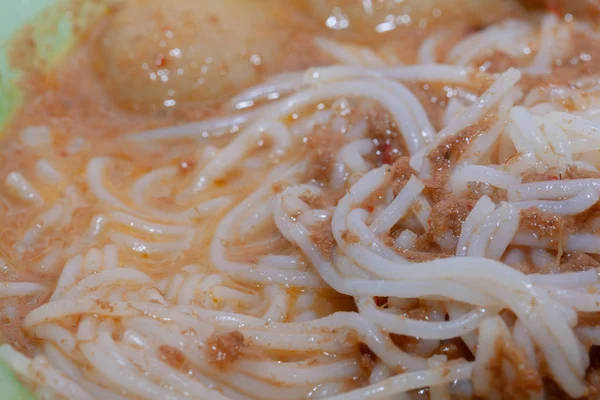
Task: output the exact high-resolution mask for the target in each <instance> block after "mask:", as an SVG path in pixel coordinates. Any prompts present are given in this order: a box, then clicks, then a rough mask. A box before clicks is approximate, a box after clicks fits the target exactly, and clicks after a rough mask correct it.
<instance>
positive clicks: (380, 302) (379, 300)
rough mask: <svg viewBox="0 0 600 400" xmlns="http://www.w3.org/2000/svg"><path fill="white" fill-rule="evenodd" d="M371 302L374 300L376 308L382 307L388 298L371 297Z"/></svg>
mask: <svg viewBox="0 0 600 400" xmlns="http://www.w3.org/2000/svg"><path fill="white" fill-rule="evenodd" d="M373 300H375V304H376V305H377V307H383V306H385V305H386V304H387V302H388V298H387V297H382V296H375V297H373Z"/></svg>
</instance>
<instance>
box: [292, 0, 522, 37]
mask: <svg viewBox="0 0 600 400" xmlns="http://www.w3.org/2000/svg"><path fill="white" fill-rule="evenodd" d="M302 1H303V2H304V3H305V4H304V8H305V9H306V10H308V12H309V13H310V15H311V16H312V17H313V18H315V19H316V21H317V22H318V23H319V24H321V25H324V26H326V27H327V28H329V29H330V30H332V31H336V32H337V33H338V35H339V36H340V37H344V38H346V39H349V40H369V38H371V37H373V35H379V36H381V34H386V33H389V34H392V33H393V32H397V31H398V30H400V31H402V28H412V29H413V31H414V28H420V29H427V28H438V27H452V26H455V25H456V24H466V25H471V26H484V25H488V24H490V23H494V22H496V21H500V20H502V19H504V18H506V17H510V16H518V15H521V14H522V13H523V11H524V10H523V6H522V5H521V4H520V3H519V2H518V1H517V0H455V1H449V0H403V1H398V0H372V1H362V0H302ZM402 32H403V31H402Z"/></svg>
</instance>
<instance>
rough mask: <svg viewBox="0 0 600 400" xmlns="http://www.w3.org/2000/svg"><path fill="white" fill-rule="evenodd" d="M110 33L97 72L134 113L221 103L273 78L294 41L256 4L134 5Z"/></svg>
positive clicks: (154, 1) (212, 0)
mask: <svg viewBox="0 0 600 400" xmlns="http://www.w3.org/2000/svg"><path fill="white" fill-rule="evenodd" d="M106 29H107V30H106V32H105V34H104V36H103V38H102V40H101V42H100V49H98V52H97V54H98V57H99V59H98V60H97V62H96V63H95V64H96V65H97V66H98V67H99V72H100V74H101V76H102V77H103V80H104V82H105V83H106V86H107V88H108V90H109V92H110V93H111V94H113V96H114V97H116V99H117V100H118V101H119V102H120V103H121V104H122V105H123V106H125V107H127V108H129V109H133V110H148V109H150V110H157V109H161V108H170V107H174V106H178V105H181V104H190V103H193V104H198V105H201V106H210V105H213V104H217V103H219V102H222V101H223V100H225V99H227V98H229V97H230V96H231V95H233V94H234V93H236V92H238V91H240V90H242V89H244V88H246V87H248V86H251V85H253V84H255V83H257V82H258V81H260V79H261V78H262V77H263V75H265V74H267V73H270V69H271V67H270V65H272V64H274V63H278V62H279V61H278V60H277V58H279V57H280V56H281V53H283V52H284V47H285V44H286V40H287V38H288V37H289V34H288V33H287V31H286V30H284V29H282V27H280V26H278V25H277V22H276V19H275V18H272V17H271V16H270V15H269V11H268V9H265V8H264V7H262V8H261V7H260V6H258V5H257V4H256V3H255V2H252V1H251V0H205V1H186V0H174V1H164V0H131V1H128V2H127V3H126V4H125V6H124V8H123V9H121V10H120V11H118V13H117V14H116V15H115V16H114V17H113V19H112V21H111V22H110V23H109V24H108V26H107V28H106Z"/></svg>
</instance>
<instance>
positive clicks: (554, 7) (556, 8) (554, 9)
mask: <svg viewBox="0 0 600 400" xmlns="http://www.w3.org/2000/svg"><path fill="white" fill-rule="evenodd" d="M547 4H548V5H547V8H548V11H550V12H551V13H552V14H554V15H556V16H557V17H560V16H562V15H563V10H562V9H561V7H560V5H559V3H558V2H557V1H553V0H551V1H549V2H548V3H547Z"/></svg>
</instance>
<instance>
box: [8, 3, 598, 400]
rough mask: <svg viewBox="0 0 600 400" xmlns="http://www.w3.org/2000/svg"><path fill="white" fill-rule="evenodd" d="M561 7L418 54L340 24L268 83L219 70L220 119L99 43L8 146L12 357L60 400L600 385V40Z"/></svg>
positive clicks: (469, 394)
mask: <svg viewBox="0 0 600 400" xmlns="http://www.w3.org/2000/svg"><path fill="white" fill-rule="evenodd" d="M228 2H231V0H228V1H226V2H224V3H223V4H228ZM151 3H152V4H154V3H153V2H151ZM242 3H243V2H242ZM362 3H370V2H362ZM492 3H495V2H490V4H492ZM508 3H510V4H516V3H513V2H506V3H503V4H505V5H506V4H508ZM219 4H221V3H219ZM486 4H487V3H486ZM153 7H154V6H153ZM173 7H174V8H177V7H183V6H181V5H179V6H173ZM190 7H192V6H190ZM194 7H195V6H194ZM206 7H216V8H218V7H221V5H214V4H213V5H211V6H206ZM361 7H362V6H361ZM192 8H193V7H192ZM257 9H258V7H257ZM194 10H195V8H194ZM554 11H555V12H554V13H549V12H548V13H535V14H533V13H532V14H518V15H517V16H518V18H512V19H511V18H508V17H510V16H511V15H512V14H510V13H509V15H508V17H507V18H506V19H503V20H501V21H498V22H496V23H493V24H490V23H489V22H486V24H487V25H486V26H485V27H484V28H483V29H477V30H475V29H466V28H465V29H462V28H461V29H458V28H457V29H454V28H453V27H452V26H450V25H448V26H443V27H435V29H434V28H431V29H429V28H428V29H429V30H426V29H425V28H419V30H418V32H420V34H421V36H422V37H420V38H419V37H417V36H415V37H417V39H419V40H418V41H417V42H418V45H416V46H414V49H413V51H412V53H410V52H409V47H410V46H409V44H406V46H405V47H404V50H405V51H406V52H407V53H406V54H405V53H402V51H400V50H399V49H398V48H395V47H394V43H396V42H394V41H393V40H392V41H387V40H388V39H385V40H384V39H382V43H383V44H382V45H381V46H378V45H377V44H376V43H374V42H370V43H369V44H368V45H366V44H365V43H363V42H361V41H360V40H351V39H352V38H353V36H347V37H344V36H343V34H344V32H345V31H344V30H343V29H345V28H343V26H342V25H343V24H342V22H343V18H342V16H343V15H346V14H343V13H342V14H343V15H342V14H339V13H338V14H332V15H333V16H336V18H337V19H335V21H334V20H329V19H328V20H327V21H328V22H327V23H328V24H330V25H332V26H333V27H334V28H336V29H337V30H339V31H341V33H339V32H337V31H336V32H337V33H336V32H333V33H332V32H329V33H326V32H328V31H323V32H321V31H318V30H317V31H315V32H316V33H314V32H313V33H312V36H310V35H309V36H307V37H308V39H306V37H305V39H306V40H308V42H303V43H304V45H306V46H309V45H310V48H311V49H312V51H314V52H315V53H314V54H313V53H310V52H306V54H307V55H306V57H307V59H302V57H296V58H294V59H293V60H292V61H294V63H295V64H294V63H292V61H290V60H288V61H289V62H290V63H292V64H285V63H283V62H282V64H279V67H281V68H279V70H278V71H277V73H272V74H268V76H255V77H254V78H256V79H254V78H252V79H250V80H251V81H252V84H246V83H248V82H246V81H244V79H245V77H248V74H246V72H245V70H243V71H241V70H238V69H236V68H237V67H238V64H227V62H229V61H231V60H229V61H227V60H228V59H225V58H226V57H225V56H223V57H225V58H224V59H225V61H223V62H224V63H225V64H224V65H226V66H227V67H228V68H226V71H225V69H224V70H223V71H225V72H223V73H222V74H221V75H219V74H215V76H213V75H211V74H213V72H211V71H212V70H210V69H209V68H213V67H212V65H213V64H212V63H213V61H211V62H210V63H209V62H207V61H206V60H205V59H204V58H203V59H204V61H202V60H200V61H202V62H206V66H207V69H206V71H205V75H206V76H207V78H206V79H207V81H203V83H202V85H211V84H215V82H216V81H215V80H216V79H224V80H227V79H228V80H229V81H227V82H225V83H223V82H220V81H218V82H217V83H218V85H217V86H218V87H217V88H218V89H219V94H223V93H225V94H226V95H227V96H226V99H225V100H223V101H220V102H217V104H216V105H215V104H212V103H211V104H209V102H208V100H207V99H206V98H204V97H202V96H208V95H207V93H208V94H209V95H210V96H212V94H211V93H212V92H211V91H210V90H209V89H208V88H207V87H206V86H202V85H200V84H199V85H200V86H195V89H194V90H196V92H197V93H201V95H198V96H201V97H202V98H195V97H193V96H195V94H194V93H196V92H194V91H193V90H192V91H191V92H190V93H191V94H189V96H191V97H185V98H183V97H182V98H181V99H182V100H180V98H177V102H176V103H177V104H175V105H173V104H174V103H168V104H167V105H166V106H165V107H167V108H164V107H163V106H160V105H159V106H156V104H154V103H153V101H154V99H155V98H156V97H160V96H161V95H162V94H161V93H162V92H160V91H163V89H165V88H167V86H148V87H147V88H146V87H145V88H144V89H143V90H142V89H141V88H140V87H136V85H137V84H136V83H135V82H134V81H133V80H127V79H126V80H124V81H123V82H121V83H122V84H123V85H128V84H131V86H123V88H121V90H122V93H120V94H121V95H123V96H125V97H127V98H128V100H126V101H130V102H131V103H128V104H129V105H130V106H131V107H124V106H123V104H122V101H125V100H123V98H119V99H115V98H114V97H113V96H114V93H112V91H114V90H113V89H115V88H114V87H109V88H108V89H107V85H109V84H110V82H112V81H110V82H109V83H107V82H106V81H104V80H103V79H109V78H106V76H109V75H110V74H112V73H114V70H111V69H110V68H108V67H107V68H106V70H102V73H101V74H100V75H99V73H98V71H97V70H96V69H94V68H93V67H94V66H96V67H97V65H95V64H94V65H92V64H93V61H92V60H93V59H94V58H93V57H91V56H89V55H90V54H91V53H90V52H92V53H93V52H94V51H97V49H96V47H94V46H93V45H91V44H90V43H87V42H86V43H83V44H82V45H81V47H80V48H78V49H76V50H74V53H73V54H72V55H70V56H69V57H68V59H67V60H66V61H65V63H64V66H63V67H62V68H61V69H59V70H58V71H57V72H55V73H54V75H52V76H51V78H47V80H39V81H38V80H36V81H35V83H30V82H29V81H27V82H26V84H27V85H30V86H25V88H27V90H28V92H26V101H25V104H24V106H23V110H21V111H20V113H19V114H17V115H16V116H15V118H14V121H12V122H11V124H10V125H9V127H8V128H7V132H6V137H5V138H3V143H2V146H0V174H1V175H0V176H1V179H2V186H1V187H0V212H1V213H2V214H1V215H2V218H3V219H2V221H1V222H2V224H1V226H0V237H1V240H0V256H1V258H2V260H1V262H0V266H1V267H2V268H1V270H2V277H1V280H2V282H1V283H0V314H1V316H2V324H0V333H1V335H0V341H1V343H3V344H2V345H1V347H0V359H1V360H3V361H4V362H6V364H8V366H9V367H10V368H11V370H12V371H13V372H14V374H15V375H16V376H17V377H18V379H19V380H20V381H21V382H22V383H24V385H25V386H26V387H27V388H28V389H30V390H31V391H32V392H33V393H34V394H35V395H36V396H38V397H39V398H40V399H53V398H57V399H76V400H92V399H109V400H113V399H114V400H123V399H156V400H159V399H160V400H163V399H170V400H180V399H182V400H183V399H211V400H212V399H223V400H225V399H232V400H243V399H261V400H283V399H306V398H310V399H325V398H327V399H331V400H361V399H381V400H384V399H386V400H387V399H412V398H415V399H417V398H423V397H420V396H424V397H425V398H427V397H428V398H430V399H432V400H444V399H450V398H456V399H459V398H460V399H463V398H489V399H501V398H507V399H512V398H514V399H543V398H581V397H586V396H587V397H589V398H595V396H597V395H598V390H600V383H599V382H600V370H599V369H598V368H600V363H599V359H598V351H597V348H596V346H600V326H599V325H598V323H599V321H600V320H599V316H600V314H599V313H600V280H599V277H598V268H599V267H600V206H599V196H600V171H599V170H598V168H599V167H600V153H599V151H600V58H596V54H598V57H600V35H599V34H598V33H597V31H596V27H595V25H594V24H593V23H592V22H589V21H586V20H583V19H581V20H580V19H578V18H577V17H574V16H573V15H571V14H564V15H563V14H560V17H559V16H557V14H558V12H557V11H556V10H554ZM122 12H129V11H127V8H125V11H122ZM169 12H172V11H169ZM189 12H190V13H192V11H189ZM194 12H195V11H194ZM218 12H220V11H218V10H217V11H215V13H217V14H218ZM252 12H258V11H256V10H255V11H252ZM377 12H379V11H377V10H375V11H373V12H372V13H371V14H368V15H370V16H372V15H377V14H376V13H377ZM415 12H416V11H415ZM511 12H512V11H511ZM116 15H117V16H116V17H111V18H120V17H119V16H118V15H122V14H118V13H117V14H116ZM157 15H158V16H157ZM160 15H162V14H156V15H155V16H154V17H152V18H159V17H160ZM219 15H220V14H219ZM227 15H229V14H227ZM231 15H234V14H231ZM231 15H230V17H231ZM348 15H349V16H350V17H348ZM353 15H355V14H352V13H348V14H347V15H346V16H347V17H348V18H350V20H351V21H355V20H352V19H351V18H352V16H353ZM361 15H362V14H361ZM365 15H366V14H365ZM503 15H504V14H503ZM234 16H235V15H234ZM160 18H163V17H160ZM165 18H166V17H165ZM220 18H221V17H220ZM231 18H233V17H231ZM236 18H237V17H236ZM253 18H254V17H253ZM256 18H258V17H256ZM365 18H366V17H365ZM503 18H504V17H503ZM111 21H113V20H111ZM116 21H118V19H117V20H116ZM148 21H151V20H148ZM236 21H237V20H236ZM332 21H333V22H332ZM340 21H341V22H340ZM395 21H396V22H397V21H398V20H395ZM213 22H214V21H213ZM388 22H389V21H388ZM479 22H481V21H479ZM207 23H208V22H207ZM214 23H215V24H216V23H217V22H214ZM352 23H353V22H350V28H348V29H351V28H352V27H353V26H356V25H352ZM240 24H241V23H240ZM336 24H337V25H336ZM340 24H342V25H340ZM108 26H109V27H110V29H113V31H110V32H113V33H114V32H115V30H117V29H121V28H122V26H120V25H114V21H113V25H108ZM132 26H135V27H140V26H142V27H143V26H145V25H143V24H141V23H140V25H135V24H134V25H132ZM257 26H258V24H257ZM328 26H329V25H328ZM340 26H342V27H341V28H340ZM377 26H378V27H380V25H377ZM387 26H388V25H386V26H384V28H385V27H387ZM329 28H331V27H329ZM338 28H339V29H338ZM102 29H105V27H104V28H102ZM127 29H129V28H127ZM131 29H133V28H131ZM136 29H137V28H136ZM140 29H141V28H140ZM165 29H167V28H164V27H162V25H161V32H162V33H160V34H161V35H163V36H164V38H163V36H161V38H162V39H161V40H164V41H165V43H167V44H165V46H167V45H168V46H171V44H168V43H171V42H168V40H170V39H173V40H178V39H177V38H179V37H183V38H184V39H185V38H187V36H185V35H183V34H182V35H183V36H177V35H178V33H177V32H178V31H175V29H174V28H173V32H175V33H173V32H171V30H167V32H171V34H172V36H169V34H168V33H165V32H166V31H165ZM169 29H171V28H169ZM186 29H192V28H190V27H187V28H186ZM197 29H204V28H197ZM243 29H245V28H244V26H240V27H239V31H235V32H238V33H239V32H240V31H241V32H244V31H243ZM257 29H258V28H257ZM261 29H262V28H261ZM265 29H266V28H265ZM332 29H333V28H332ZM379 29H380V30H383V28H381V27H380V28H379ZM386 29H387V28H386ZM390 29H391V28H390ZM398 29H400V28H398ZM415 29H416V28H415ZM219 32H220V31H219ZM223 32H227V31H223ZM324 32H325V33H324ZM399 32H402V31H399ZM111 34H112V33H111ZM398 34H399V35H400V34H401V33H398ZM98 35H100V36H99V37H100V38H101V39H102V38H104V36H102V34H101V33H98V32H96V33H94V34H90V39H89V40H98ZM223 35H227V33H223ZM249 35H250V34H249ZM307 35H308V33H307ZM339 35H342V36H339ZM415 35H416V34H415ZM128 37H129V36H128ZM135 37H136V38H137V37H139V38H146V39H147V38H149V37H150V36H135ZM249 37H250V36H249ZM293 37H294V38H297V37H296V36H293ZM378 37H379V36H378ZM381 37H383V38H389V36H381ZM400 37H407V38H408V36H406V35H405V36H400ZM146 39H140V40H142V41H143V40H146ZM262 39H264V40H267V39H266V38H262ZM417 39H415V41H416V40H417ZM102 40H104V39H102ZM124 40H125V39H124ZM148 40H149V39H148ZM152 40H154V39H152ZM182 40H183V39H182ZM194 40H195V39H194ZM239 40H240V41H241V40H242V39H239ZM248 40H250V39H248ZM290 40H291V39H290ZM366 40H367V39H365V41H366ZM407 40H408V39H407ZM91 43H96V42H91ZM100 43H101V44H102V45H105V44H106V43H107V42H106V41H101V42H100ZM244 43H246V42H244ZM307 43H308V44H307ZM96 44H97V43H96ZM144 46H145V42H143V43H141V44H140V46H139V49H143V48H144ZM159 46H162V45H159ZM248 46H250V45H248ZM400 47H402V46H400ZM161 48H162V47H161ZM164 48H166V47H164ZM177 49H180V52H179V53H177V52H174V50H173V49H171V52H167V51H166V50H161V51H162V52H164V55H163V56H162V57H163V58H160V57H159V58H156V59H155V60H156V63H155V65H154V66H152V64H147V63H146V64H145V66H144V64H143V63H139V65H141V66H142V70H143V74H144V77H145V78H144V79H146V78H147V79H151V80H152V79H155V80H160V79H162V83H160V85H162V84H164V85H168V84H170V82H172V80H175V79H179V78H174V76H177V68H182V69H183V68H184V66H183V64H177V63H183V61H181V60H183V59H184V58H185V57H188V55H189V54H190V53H187V52H186V51H187V49H188V47H184V46H183V45H181V46H180V47H177ZM195 49H196V51H200V50H198V49H197V48H195ZM117 50H118V49H117ZM117 50H115V51H117ZM201 50H202V49H201ZM204 50H206V49H204ZM204 50H202V51H204ZM209 50H211V51H213V50H214V51H216V50H215V49H212V48H211V49H209ZM140 51H141V50H140ZM265 51H267V50H265ZM127 54H128V56H127V57H126V58H124V59H123V60H124V61H123V60H121V61H122V62H123V63H125V64H126V63H127V62H129V61H131V60H132V59H134V58H135V57H137V56H139V55H136V54H137V53H136V54H134V52H128V53H127ZM161 54H163V53H161ZM235 54H237V53H235ZM303 54H304V53H303ZM315 54H317V55H315ZM248 56H249V55H248ZM140 57H141V56H140ZM169 57H171V58H169ZM189 57H193V53H192V55H191V56H189ZM232 57H233V56H232ZM236 57H237V55H236ZM311 57H313V58H311ZM263 59H264V60H267V57H263V58H261V60H263ZM136 60H138V59H136ZM194 60H195V59H194ZM211 60H212V59H211ZM109 61H110V60H109ZM138 61H139V60H138ZM200 61H198V62H200ZM221 61H222V60H221ZM251 61H252V62H253V63H254V64H257V65H255V67H256V71H258V72H256V73H257V74H258V73H259V72H260V73H262V72H261V71H263V70H261V69H260V68H263V66H261V67H260V68H259V65H258V64H260V63H259V61H257V59H252V60H251ZM136 62H137V61H136ZM186 62H187V61H186ZM266 62H267V61H265V63H266ZM171 63H176V64H171ZM231 63H233V61H231ZM307 63H308V64H310V65H309V68H308V69H306V68H305V67H306V65H304V64H307ZM125 64H123V65H125ZM102 65H104V64H102ZM171 65H177V68H175V69H173V70H169V71H171V72H169V73H167V72H165V71H167V70H168V68H170V66H171ZM190 65H191V64H190ZM281 65H284V66H285V67H283V66H281ZM289 65H291V66H289ZM154 67H157V68H158V69H157V71H159V70H160V71H162V72H160V73H159V72H153V71H154V70H152V68H154ZM188 67H189V66H188V65H187V64H185V68H188ZM268 67H269V66H264V68H266V70H268ZM123 68H124V69H123V73H126V72H127V71H126V70H125V67H123ZM189 68H192V67H189ZM223 68H225V67H223ZM240 68H241V67H240ZM142 70H141V71H142ZM173 71H175V72H173ZM186 71H188V69H186ZM192 71H195V70H192ZM253 71H255V70H254V69H253ZM153 73H154V74H155V75H154V78H153V77H152V75H151V74H153ZM187 73H188V72H182V74H181V76H183V77H184V78H185V77H187V76H190V75H186V74H187ZM253 73H254V72H253ZM106 74H108V75H106ZM161 74H162V75H161ZM190 74H192V72H190ZM219 76H220V78H219ZM161 77H166V78H164V79H163V78H161ZM209 77H211V79H213V81H210V80H209V79H208V78H209ZM159 78H160V79H159ZM184 78H181V79H184ZM196 78H197V77H194V82H195V83H190V85H196V83H198V82H197V79H196ZM242 78H244V79H242ZM198 79H199V78H198ZM153 82H154V81H153ZM175 82H176V83H174V84H173V85H174V86H173V87H170V86H169V88H170V89H169V90H173V91H174V92H173V93H172V94H169V95H168V96H171V97H172V98H171V97H169V99H172V100H173V101H175V100H174V99H175V98H176V97H177V93H181V91H180V92H177V90H181V87H179V86H177V85H180V84H181V82H180V81H175ZM113 83H114V82H113ZM156 84H157V85H158V84H159V83H156ZM148 85H154V83H152V84H150V83H148ZM109 86H110V85H109ZM190 87H191V86H190ZM152 88H154V89H156V90H157V92H152V93H150V94H149V93H148V92H145V90H146V89H148V90H151V89H152ZM231 88H235V89H236V90H235V93H232V94H229V93H228V90H230V89H231ZM134 89H135V90H134ZM138 89H139V90H138ZM154 89H152V90H154ZM176 89H177V90H176ZM136 90H137V91H136ZM165 90H166V89H165ZM211 90H212V89H211ZM215 90H216V89H215ZM159 92H160V93H159ZM111 93H112V94H111ZM165 93H166V91H165ZM186 93H187V92H186ZM163 94H164V93H163ZM186 96H188V94H186ZM210 96H209V97H210ZM130 97H131V98H133V97H135V99H134V100H131V99H130ZM161 98H162V97H161ZM140 99H141V100H140ZM213 100H215V101H216V99H213ZM180 103H182V104H183V105H181V104H180ZM136 105H137V106H136ZM136 107H137V108H136ZM1 381H2V380H1V379H0V382H1ZM552 396H554V397H552Z"/></svg>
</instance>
